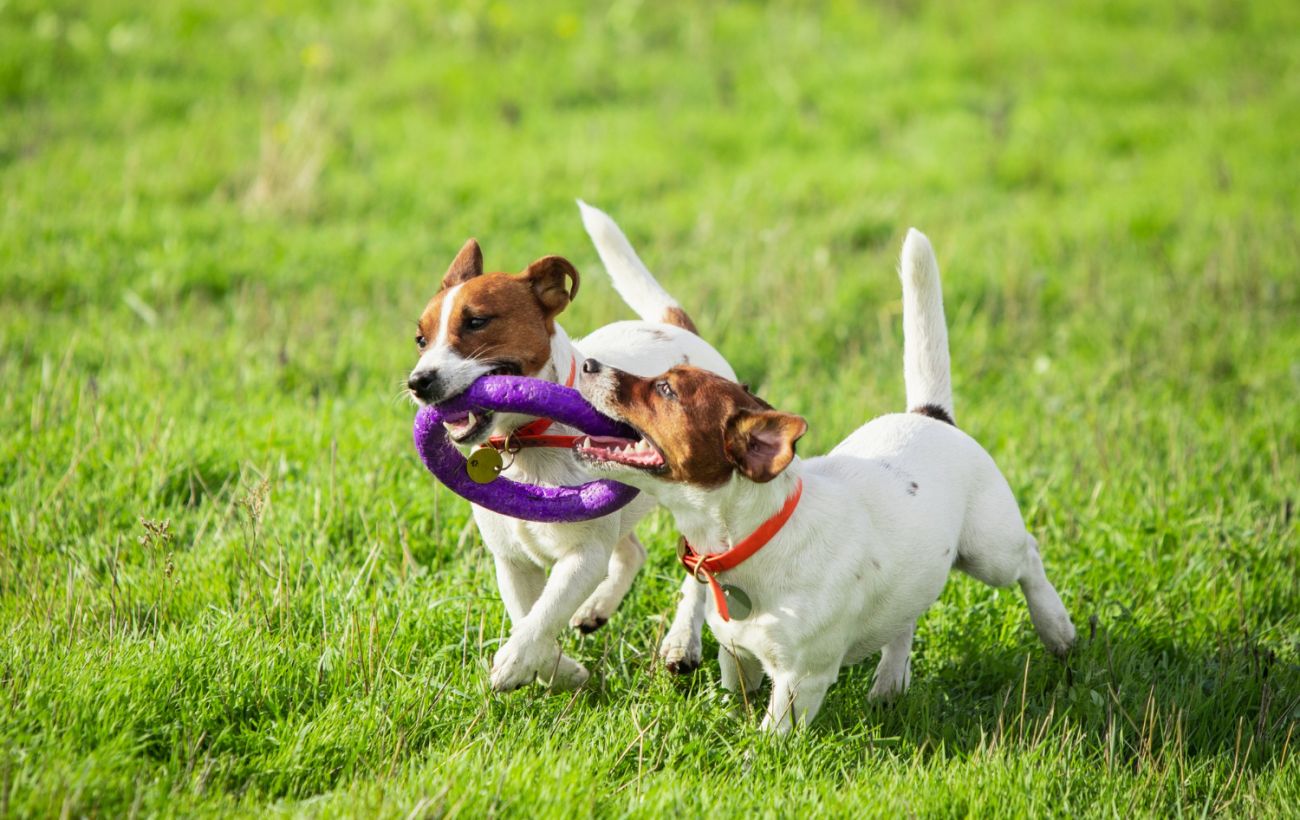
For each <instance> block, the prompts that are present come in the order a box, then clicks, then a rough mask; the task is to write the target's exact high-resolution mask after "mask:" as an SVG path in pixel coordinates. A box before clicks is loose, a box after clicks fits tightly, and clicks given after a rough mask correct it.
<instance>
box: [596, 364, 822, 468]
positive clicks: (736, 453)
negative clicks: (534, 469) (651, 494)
mask: <svg viewBox="0 0 1300 820" xmlns="http://www.w3.org/2000/svg"><path fill="white" fill-rule="evenodd" d="M582 369H583V372H582V380H581V382H580V386H579V389H580V390H581V391H582V395H583V396H584V397H585V398H586V399H587V401H589V402H591V404H592V405H593V406H595V407H596V409H598V410H600V411H601V412H602V413H604V414H605V415H607V416H610V417H612V418H615V419H618V420H619V421H622V422H625V423H627V424H628V425H630V426H631V427H632V428H634V429H635V430H636V431H637V433H638V434H639V435H640V436H641V438H640V439H639V440H629V439H619V438H613V437H602V436H589V437H587V438H586V439H585V440H583V441H581V442H579V444H578V447H577V452H578V456H579V458H581V459H582V460H583V461H584V462H586V463H587V464H588V465H590V466H591V467H592V468H593V469H595V470H599V471H601V472H607V473H609V474H611V477H613V478H616V479H617V480H618V481H621V482H624V483H626V484H631V485H632V486H637V487H640V488H641V489H647V490H653V489H654V487H653V485H654V484H656V483H660V484H662V483H664V482H668V483H674V484H685V485H689V486H692V487H699V488H704V489H712V488H715V487H720V486H722V485H724V484H726V483H727V482H728V481H729V480H730V479H731V478H732V477H733V476H735V475H739V476H742V477H744V478H746V479H748V480H750V481H754V482H758V483H765V482H768V481H771V480H772V479H774V478H776V477H777V476H778V475H780V474H781V472H782V471H783V470H785V468H786V467H788V466H789V465H790V462H791V460H793V459H794V455H795V452H794V447H795V442H796V441H798V440H799V438H800V437H801V436H802V435H803V434H804V433H805V432H806V431H807V429H808V423H807V422H805V421H804V420H803V419H802V418H800V417H799V416H796V415H792V414H790V413H782V412H780V411H779V410H774V409H773V408H772V406H771V405H769V404H768V403H767V402H765V401H763V400H762V399H760V398H758V397H757V396H755V395H753V394H752V393H750V392H749V390H748V389H747V388H745V387H744V386H743V385H740V384H736V383H735V382H733V381H730V380H728V379H725V378H723V377H722V376H719V375H717V374H715V373H711V372H709V371H707V370H702V369H700V368H698V367H691V366H689V365H679V366H677V367H674V368H673V369H671V370H669V371H668V372H667V373H664V374H662V375H659V376H655V377H653V378H648V379H645V378H640V377H638V376H633V375H632V374H630V373H626V372H624V371H621V370H617V369H615V368H612V367H609V366H607V365H602V364H601V363H599V362H596V361H593V360H592V359H588V360H586V361H585V362H584V363H583V368H582Z"/></svg>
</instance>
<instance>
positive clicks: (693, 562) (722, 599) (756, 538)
mask: <svg viewBox="0 0 1300 820" xmlns="http://www.w3.org/2000/svg"><path fill="white" fill-rule="evenodd" d="M802 496H803V479H802V478H800V479H799V483H797V484H795V486H794V492H792V493H790V495H789V497H788V498H786V500H785V505H784V506H783V507H781V509H780V510H778V511H777V513H776V515H774V516H772V517H771V518H769V519H767V520H766V521H764V522H763V523H762V524H760V525H759V527H758V529H756V530H754V531H753V532H751V533H750V534H749V536H748V537H746V538H745V539H744V540H742V541H741V542H740V543H738V544H736V545H734V546H733V547H732V548H731V549H729V550H727V551H726V552H714V553H709V554H708V555H700V554H699V553H698V552H696V551H695V548H694V547H692V546H691V544H690V542H689V541H687V540H686V538H685V537H683V538H682V548H681V550H680V552H681V555H680V556H679V557H680V558H681V560H682V566H684V567H686V571H687V572H689V573H691V574H692V575H694V576H695V579H696V580H697V581H698V580H699V578H700V573H703V574H704V577H705V578H706V579H707V580H708V583H709V586H710V587H711V588H712V589H713V600H714V602H715V603H716V604H717V605H718V614H719V615H721V616H722V620H724V621H730V620H731V613H730V612H729V611H728V610H727V596H726V595H725V594H724V593H723V591H722V585H721V584H719V583H718V579H717V578H716V577H715V576H716V574H717V573H719V572H726V571H727V570H729V569H735V568H736V567H738V566H740V565H741V564H743V563H744V562H745V561H746V560H747V559H748V558H750V557H752V556H753V555H754V553H756V552H758V551H759V550H760V549H762V548H763V546H764V545H765V544H767V542H768V541H771V540H772V539H773V538H774V537H775V536H776V534H777V533H778V532H780V531H781V528H782V527H784V526H785V523H786V522H787V521H789V520H790V516H792V515H794V509H795V507H798V506H799V499H800V498H801V497H802Z"/></svg>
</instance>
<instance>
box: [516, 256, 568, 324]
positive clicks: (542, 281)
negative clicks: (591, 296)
mask: <svg viewBox="0 0 1300 820" xmlns="http://www.w3.org/2000/svg"><path fill="white" fill-rule="evenodd" d="M524 278H525V279H527V280H528V282H529V284H531V285H532V287H533V296H535V297H537V303H538V304H539V305H541V306H542V312H543V313H545V314H546V318H547V319H550V318H552V317H554V316H555V315H557V314H558V313H559V312H560V311H562V310H564V309H565V308H566V307H568V306H569V303H570V302H572V301H573V297H575V296H577V295H578V271H577V270H576V269H574V267H573V265H571V264H569V260H567V259H565V258H564V257H562V256H544V257H542V258H541V259H538V260H537V261H536V262H534V263H533V264H531V265H529V266H528V270H526V271H524ZM570 281H571V282H573V285H572V286H570V285H569V282H570Z"/></svg>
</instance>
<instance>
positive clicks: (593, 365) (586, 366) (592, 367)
mask: <svg viewBox="0 0 1300 820" xmlns="http://www.w3.org/2000/svg"><path fill="white" fill-rule="evenodd" d="M600 367H601V364H600V362H598V361H596V360H595V359H583V361H582V372H583V373H599V372H600Z"/></svg>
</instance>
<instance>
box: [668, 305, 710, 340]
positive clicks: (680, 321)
mask: <svg viewBox="0 0 1300 820" xmlns="http://www.w3.org/2000/svg"><path fill="white" fill-rule="evenodd" d="M659 321H661V322H663V323H664V324H666V325H672V326H673V327H680V328H681V329H682V330H689V331H690V332H692V333H694V334H695V335H697V336H698V335H699V333H700V332H699V331H698V330H696V329H695V323H694V322H692V321H691V317H689V316H687V315H686V311H684V310H682V309H681V308H679V307H670V308H668V309H667V310H665V311H664V315H663V318H661V319H660V320H659Z"/></svg>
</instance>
